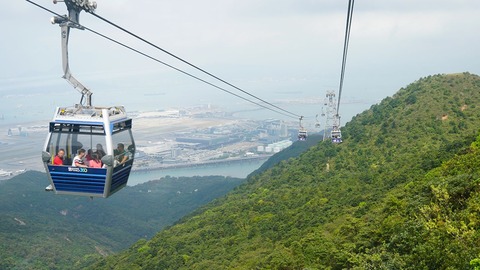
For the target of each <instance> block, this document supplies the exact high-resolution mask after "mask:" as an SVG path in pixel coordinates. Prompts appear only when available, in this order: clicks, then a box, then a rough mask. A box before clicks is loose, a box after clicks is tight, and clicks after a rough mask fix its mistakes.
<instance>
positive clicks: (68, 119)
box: [42, 105, 135, 198]
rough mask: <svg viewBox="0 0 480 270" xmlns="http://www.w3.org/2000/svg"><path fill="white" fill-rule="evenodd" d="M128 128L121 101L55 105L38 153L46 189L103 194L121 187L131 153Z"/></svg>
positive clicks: (128, 173)
mask: <svg viewBox="0 0 480 270" xmlns="http://www.w3.org/2000/svg"><path fill="white" fill-rule="evenodd" d="M131 129H132V119H130V118H128V117H127V114H126V112H125V109H124V108H123V106H118V107H110V108H106V107H83V106H79V105H76V106H75V107H68V108H57V109H56V112H55V115H54V118H53V121H52V122H50V127H49V134H48V137H47V139H46V142H45V146H44V150H43V152H42V160H43V163H44V165H45V170H46V172H47V175H48V178H49V180H50V183H51V186H49V187H50V189H51V190H53V191H55V194H69V195H80V196H90V197H103V198H107V197H108V196H110V195H112V194H113V193H115V192H116V191H118V190H120V189H122V188H123V187H124V186H125V185H126V184H127V181H128V176H129V175H130V171H131V169H132V165H133V160H134V156H135V143H134V140H133V136H132V131H131ZM59 151H60V152H62V151H63V153H64V154H63V159H62V158H60V155H61V154H60V155H59V156H58V157H56V155H57V154H58V153H59ZM82 152H85V153H82ZM77 154H78V155H77ZM78 158H80V159H81V160H83V162H82V161H80V162H75V161H74V159H75V160H76V161H79V160H78ZM55 163H56V164H58V165H55ZM82 163H83V164H82Z"/></svg>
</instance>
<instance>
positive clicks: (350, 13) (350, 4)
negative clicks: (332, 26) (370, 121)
mask: <svg viewBox="0 0 480 270" xmlns="http://www.w3.org/2000/svg"><path fill="white" fill-rule="evenodd" d="M354 2H355V0H349V1H348V11H347V23H346V26H345V40H344V43H343V59H342V70H341V72H340V86H339V90H338V104H337V116H338V115H339V110H340V99H341V97H342V89H343V79H344V77H345V66H346V64H347V53H348V42H349V41H350V28H351V25H352V17H353V5H354Z"/></svg>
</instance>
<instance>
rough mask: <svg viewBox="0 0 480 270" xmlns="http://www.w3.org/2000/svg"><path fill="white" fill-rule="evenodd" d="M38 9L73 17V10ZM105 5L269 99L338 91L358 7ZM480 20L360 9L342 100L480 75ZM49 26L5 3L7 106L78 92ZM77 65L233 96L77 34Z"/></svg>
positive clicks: (335, 0) (479, 6)
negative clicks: (10, 101)
mask: <svg viewBox="0 0 480 270" xmlns="http://www.w3.org/2000/svg"><path fill="white" fill-rule="evenodd" d="M35 2H36V3H38V4H40V5H43V6H45V7H46V8H49V9H52V10H54V11H55V12H58V13H60V14H65V13H66V7H65V5H64V3H58V4H56V5H54V4H53V3H52V1H51V0H48V1H47V0H36V1H35ZM97 4H98V7H97V11H96V13H97V14H98V15H100V16H102V17H104V18H107V19H109V20H111V21H113V22H114V23H117V24H118V25H120V26H122V27H125V28H126V29H128V30H130V31H132V32H134V33H135V34H137V35H140V36H142V37H143V38H145V39H147V40H149V41H151V42H152V43H155V44H157V45H158V46H160V47H162V48H163V49H165V50H168V51H170V52H172V53H174V54H176V55H177V56H179V57H181V58H184V59H186V60H188V61H190V62H191V63H193V64H195V65H197V66H200V67H202V68H204V69H206V70H207V71H209V72H211V73H213V74H215V75H217V76H219V77H221V78H223V79H224V80H226V81H229V82H231V83H233V84H235V85H237V86H239V87H241V88H243V89H244V90H247V91H249V92H251V93H253V94H255V95H258V96H259V97H262V98H264V99H266V100H269V97H273V96H274V95H273V93H275V92H278V91H280V92H281V91H291V92H296V93H298V96H299V98H302V97H305V98H309V97H312V96H319V97H320V96H321V97H323V96H324V94H325V92H326V91H327V90H337V91H338V83H339V79H340V68H341V57H342V51H343V39H344V32H345V20H346V11H347V5H348V0H241V1H240V0H237V1H233V0H204V1H198V0H196V1H192V0H177V1H162V0H129V1H127V0H98V1H97ZM479 15H480V1H478V0H455V1H452V0H421V1H418V0H388V1H386V0H363V1H362V0H357V1H356V3H355V10H354V14H353V22H352V28H351V36H350V47H349V54H348V60H347V67H346V74H345V81H344V89H343V94H342V100H343V99H345V102H347V101H348V100H364V101H365V103H370V104H366V106H367V105H371V104H373V103H375V102H378V101H379V100H381V99H383V98H385V97H387V96H391V95H393V94H394V93H395V92H396V91H398V90H399V89H400V88H401V87H404V86H406V85H408V84H409V83H411V82H413V81H415V80H417V79H419V78H421V77H425V76H428V75H433V74H438V73H456V72H465V71H468V72H471V73H474V74H480V52H479V49H478V46H479V44H480V35H479V33H478V29H480V17H479ZM50 17H52V15H51V14H50V13H48V12H46V11H44V10H41V9H39V8H37V7H35V6H33V5H31V4H29V3H28V2H26V1H23V0H10V1H3V3H2V7H1V8H0V24H1V25H2V30H3V31H2V38H1V40H2V41H1V42H0V61H1V63H2V65H1V66H0V71H1V74H0V100H2V101H0V103H4V102H5V99H4V98H2V96H5V95H7V94H8V93H12V92H15V93H23V92H25V93H31V92H32V91H34V92H38V93H43V94H45V95H54V94H55V93H57V92H58V91H68V90H65V89H69V87H70V86H69V85H68V84H66V83H65V82H64V81H63V80H62V79H61V75H62V70H61V54H60V28H59V27H58V26H56V25H51V24H50V22H49V19H50ZM80 23H81V24H83V25H85V26H87V27H89V28H91V29H93V30H95V31H99V32H101V33H102V34H105V35H108V36H111V37H113V38H116V39H118V40H119V41H122V42H125V43H127V44H128V45H130V46H133V47H135V48H137V49H139V50H142V51H144V52H146V53H148V54H151V55H152V56H154V57H157V58H158V59H160V60H162V61H165V62H168V63H170V64H172V65H174V66H177V67H179V68H182V69H185V70H186V71H188V72H192V73H193V74H196V75H199V74H200V73H198V72H196V71H194V70H192V69H191V68H189V67H186V66H185V65H183V64H181V63H179V62H178V61H176V60H174V59H173V58H171V57H169V56H168V55H165V54H164V53H161V52H159V51H156V50H154V49H152V48H151V47H149V46H147V45H145V44H143V43H141V42H138V41H137V40H135V39H133V38H131V37H129V36H128V35H126V34H124V33H122V32H121V31H119V30H117V29H115V28H113V27H111V26H109V25H107V24H106V23H104V22H102V21H100V20H99V19H97V18H95V17H93V16H92V15H90V14H87V13H82V14H81V16H80ZM70 57H71V63H70V67H71V70H72V72H73V74H74V75H75V76H76V77H77V78H78V79H79V80H80V81H82V82H84V84H86V85H87V86H89V87H91V88H94V89H96V91H102V90H99V89H98V88H99V87H100V88H101V87H105V88H108V89H110V90H112V89H115V88H117V89H123V90H121V91H123V92H122V93H125V94H126V95H127V94H128V93H129V92H128V91H130V93H131V94H132V95H134V94H138V93H155V92H156V91H158V92H162V93H176V92H177V93H179V94H181V93H183V98H188V91H204V92H202V93H204V95H205V96H207V97H208V96H213V95H215V96H221V95H225V96H228V95H227V94H225V93H223V92H220V91H219V90H216V89H213V88H212V87H209V86H204V85H203V84H202V83H200V82H197V81H195V80H193V79H191V78H189V77H187V76H185V75H183V74H180V73H179V72H176V71H172V70H170V69H168V68H166V67H165V66H162V65H159V64H158V63H156V62H153V61H151V60H149V59H146V58H145V57H142V56H140V55H138V54H135V53H133V52H131V51H128V50H126V49H125V48H122V47H120V46H118V45H115V44H113V43H111V42H109V41H107V40H105V39H102V38H100V37H98V36H96V35H94V34H92V33H91V32H88V31H79V30H73V31H72V33H71V39H70ZM203 77H204V78H207V77H205V76H203ZM212 82H214V83H217V82H215V81H212ZM218 84H219V85H220V83H218ZM62 89H64V90H62ZM128 89H135V90H133V91H131V90H128ZM192 89H194V90H192ZM110 90H109V91H110ZM71 91H72V92H71V95H72V96H74V95H77V94H76V92H74V90H73V89H71ZM182 91H185V92H182ZM232 91H234V90H232ZM95 93H98V92H95ZM185 93H187V94H185ZM100 96H101V95H100ZM78 97H79V96H78ZM228 98H230V97H228ZM76 100H77V98H75V101H76ZM25 102H27V103H28V102H30V101H28V100H27V101H25ZM31 102H32V103H35V102H36V99H34V98H32V100H31ZM72 102H73V101H72ZM124 103H125V102H124ZM173 105H174V104H173ZM367 107H368V106H367ZM286 109H288V108H286Z"/></svg>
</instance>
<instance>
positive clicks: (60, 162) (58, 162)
mask: <svg viewBox="0 0 480 270" xmlns="http://www.w3.org/2000/svg"><path fill="white" fill-rule="evenodd" d="M63 156H65V150H63V149H60V150H58V152H57V155H56V156H55V158H54V159H53V165H63Z"/></svg>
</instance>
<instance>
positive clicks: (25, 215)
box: [0, 171, 244, 269]
mask: <svg viewBox="0 0 480 270" xmlns="http://www.w3.org/2000/svg"><path fill="white" fill-rule="evenodd" d="M242 181H244V180H243V179H237V178H225V177H223V176H218V177H213V176H212V177H192V178H183V177H181V178H175V177H167V178H163V179H160V180H157V181H150V182H147V183H144V184H140V185H136V186H134V187H126V188H124V189H122V190H121V191H119V192H118V193H116V194H115V195H114V196H112V197H110V198H108V199H93V200H91V199H89V198H87V197H76V196H65V195H63V196H62V195H54V194H53V193H50V192H45V191H43V188H44V187H45V186H46V182H47V179H46V175H45V174H44V173H40V172H33V171H29V172H26V173H24V174H22V175H19V176H17V177H14V178H12V179H10V180H5V181H0V254H1V256H0V269H71V267H72V266H73V264H74V263H75V262H76V261H78V260H80V259H81V258H83V257H84V256H86V255H88V254H97V255H98V256H100V255H106V254H111V253H113V252H116V251H119V250H121V249H125V248H127V247H128V246H130V245H132V244H133V243H134V242H135V241H138V239H140V238H150V237H152V236H153V235H154V234H155V233H156V232H158V231H159V230H160V229H162V228H163V227H165V226H167V225H171V224H173V223H174V222H175V221H176V220H178V219H179V218H181V217H182V216H184V215H185V214H188V213H189V212H191V211H193V210H194V209H196V208H197V207H199V206H201V205H203V204H205V203H207V202H209V201H211V200H212V199H214V198H217V197H220V196H223V195H224V194H225V193H227V192H228V191H229V190H231V189H233V188H234V187H235V186H237V185H239V184H240V183H241V182H242ZM94 257H95V256H94V255H89V256H88V258H94Z"/></svg>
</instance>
